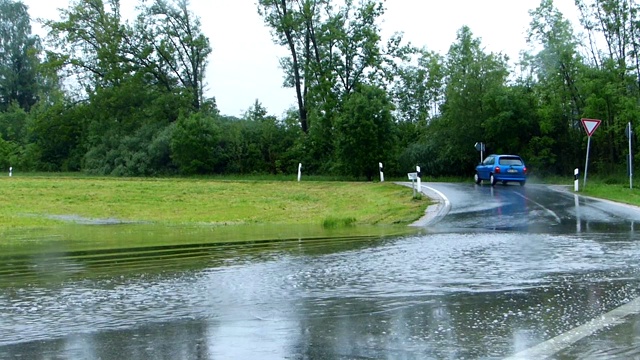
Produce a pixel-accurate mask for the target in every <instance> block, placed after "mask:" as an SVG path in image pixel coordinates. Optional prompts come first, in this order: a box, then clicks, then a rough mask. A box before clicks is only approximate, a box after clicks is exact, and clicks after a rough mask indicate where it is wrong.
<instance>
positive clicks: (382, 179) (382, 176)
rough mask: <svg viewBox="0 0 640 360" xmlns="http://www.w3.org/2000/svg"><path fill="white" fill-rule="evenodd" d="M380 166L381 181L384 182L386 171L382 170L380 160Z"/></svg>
mask: <svg viewBox="0 0 640 360" xmlns="http://www.w3.org/2000/svg"><path fill="white" fill-rule="evenodd" d="M378 166H379V167H380V182H384V173H383V172H382V163H381V162H379V163H378Z"/></svg>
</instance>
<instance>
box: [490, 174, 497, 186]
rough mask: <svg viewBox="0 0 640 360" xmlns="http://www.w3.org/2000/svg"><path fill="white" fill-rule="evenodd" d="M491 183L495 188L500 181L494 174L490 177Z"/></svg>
mask: <svg viewBox="0 0 640 360" xmlns="http://www.w3.org/2000/svg"><path fill="white" fill-rule="evenodd" d="M489 182H490V183H491V186H495V184H496V183H497V182H498V181H497V180H496V178H495V177H494V176H493V174H491V175H490V176H489Z"/></svg>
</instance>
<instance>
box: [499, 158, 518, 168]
mask: <svg viewBox="0 0 640 360" xmlns="http://www.w3.org/2000/svg"><path fill="white" fill-rule="evenodd" d="M499 163H500V165H515V166H522V159H520V158H517V157H501V158H500V162H499Z"/></svg>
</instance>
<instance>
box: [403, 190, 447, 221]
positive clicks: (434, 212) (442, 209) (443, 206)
mask: <svg viewBox="0 0 640 360" xmlns="http://www.w3.org/2000/svg"><path fill="white" fill-rule="evenodd" d="M396 184H397V185H402V186H406V187H411V188H412V187H413V184H412V183H410V182H396ZM420 193H421V194H423V195H424V196H426V197H428V198H429V199H431V200H432V201H433V204H431V205H429V206H428V207H427V209H426V210H425V211H424V215H423V216H422V217H420V219H418V220H416V221H414V222H412V223H411V224H409V226H415V227H426V226H429V225H433V224H435V223H437V222H438V221H440V220H442V218H444V217H445V216H446V215H447V214H448V213H449V211H450V210H451V202H450V201H449V199H448V198H447V197H446V196H445V195H444V194H443V193H442V192H440V191H438V190H436V189H434V188H432V187H429V186H427V185H424V184H422V186H421V189H420Z"/></svg>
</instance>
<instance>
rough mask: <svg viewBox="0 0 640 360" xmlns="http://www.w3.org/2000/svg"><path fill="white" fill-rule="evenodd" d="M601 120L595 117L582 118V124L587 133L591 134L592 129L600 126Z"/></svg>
mask: <svg viewBox="0 0 640 360" xmlns="http://www.w3.org/2000/svg"><path fill="white" fill-rule="evenodd" d="M601 122H602V121H601V120H597V119H582V126H584V129H585V130H586V131H587V135H589V136H591V135H593V133H594V131H596V129H597V128H598V126H600V123H601Z"/></svg>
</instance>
